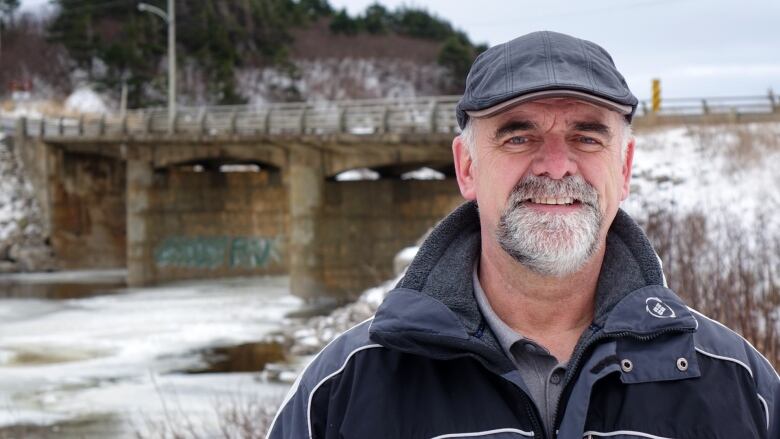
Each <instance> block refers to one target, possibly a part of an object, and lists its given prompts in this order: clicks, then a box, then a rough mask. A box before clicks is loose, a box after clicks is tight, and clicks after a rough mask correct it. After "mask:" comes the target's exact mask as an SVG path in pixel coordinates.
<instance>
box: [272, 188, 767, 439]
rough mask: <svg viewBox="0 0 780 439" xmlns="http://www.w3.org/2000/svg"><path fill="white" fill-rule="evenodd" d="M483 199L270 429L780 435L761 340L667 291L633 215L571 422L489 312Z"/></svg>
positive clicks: (606, 282)
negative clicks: (485, 310) (547, 409)
mask: <svg viewBox="0 0 780 439" xmlns="http://www.w3.org/2000/svg"><path fill="white" fill-rule="evenodd" d="M479 246H480V243H479V219H478V215H477V212H476V207H475V205H474V204H473V203H466V204H464V205H463V206H461V207H460V208H459V209H457V210H456V211H455V212H453V213H452V214H451V215H450V216H448V217H447V218H445V219H444V220H443V221H442V222H441V223H440V224H439V225H438V226H437V227H436V229H434V231H433V232H432V233H431V235H430V236H429V237H428V239H427V240H426V242H425V243H424V244H423V246H422V247H421V248H420V251H419V252H418V254H417V256H416V258H415V259H414V261H413V262H412V264H411V266H410V267H409V269H408V270H407V273H406V275H405V276H404V278H403V279H402V280H401V281H400V282H399V284H398V285H397V287H396V288H395V289H394V290H393V291H391V292H390V293H389V294H388V296H387V297H386V299H385V301H384V302H383V303H382V305H381V306H380V308H379V310H378V311H377V313H376V315H375V317H374V318H373V319H371V320H369V321H366V322H363V323H362V324H359V325H357V326H356V327H354V328H352V329H350V330H349V331H347V332H346V333H344V334H343V335H341V336H340V337H339V338H337V339H336V340H335V341H334V342H332V343H331V344H330V345H328V346H327V347H326V348H325V349H324V350H323V351H322V352H321V353H320V354H319V355H318V356H317V357H316V358H315V359H314V360H313V361H312V362H311V364H310V365H309V366H308V367H307V368H306V370H305V371H304V372H303V373H302V374H301V376H300V377H299V378H298V380H297V381H296V383H295V384H294V385H293V387H292V389H291V390H290V393H289V394H288V396H287V398H286V399H285V400H284V402H283V404H282V406H281V407H280V410H279V413H277V415H276V418H275V419H274V422H273V423H272V426H271V429H270V431H269V436H268V437H269V438H271V439H281V438H317V439H320V438H326V439H336V438H349V439H352V438H359V439H384V438H409V439H418V438H419V439H423V438H424V439H430V438H437V439H443V438H481V439H488V438H490V439H510V438H512V439H514V438H523V437H528V438H530V437H534V438H539V439H543V438H546V437H552V436H554V437H558V438H562V439H575V438H599V437H609V438H614V439H619V438H674V439H694V438H695V439H704V438H708V439H709V438H711V439H735V438H740V439H743V438H761V439H764V438H771V439H780V425H778V424H780V413H779V412H780V409H779V408H778V407H780V378H779V377H778V375H777V373H776V372H775V371H774V370H773V369H772V367H771V366H770V364H769V363H768V362H767V361H766V359H764V358H763V357H762V356H761V354H759V353H758V352H757V351H756V350H755V349H754V348H753V347H752V346H750V344H749V343H747V342H746V341H745V340H744V339H742V338H741V337H739V336H738V335H737V334H735V333H734V332H732V331H730V330H729V329H727V328H726V327H724V326H723V325H721V324H720V323H718V322H715V321H713V320H710V319H709V318H707V317H705V316H703V315H702V314H700V313H698V312H696V311H694V310H692V309H690V308H688V307H686V306H685V304H684V303H683V302H682V301H681V300H680V299H679V298H678V297H677V295H676V294H674V293H673V292H672V291H671V290H669V289H667V288H666V287H665V282H664V279H663V274H662V271H661V268H660V264H659V263H658V259H657V257H656V255H655V252H654V251H653V249H652V248H651V246H650V244H649V242H648V241H647V238H646V237H645V235H644V234H643V233H642V231H641V230H640V229H639V227H638V226H637V225H636V224H635V223H634V222H633V221H632V220H631V219H630V218H629V217H628V215H626V214H625V213H624V212H622V211H620V212H619V213H618V216H617V218H616V219H615V221H614V223H613V224H612V227H611V228H610V232H609V235H608V238H607V252H606V256H605V261H604V264H603V266H602V270H601V274H600V277H599V284H598V288H597V296H596V313H595V318H594V320H593V323H592V324H591V325H590V327H589V328H588V330H586V331H585V333H584V334H583V335H582V337H581V339H580V340H579V342H578V344H577V347H576V348H575V351H574V354H573V356H572V358H571V360H570V361H569V367H568V372H567V375H566V377H565V380H564V383H565V387H564V391H563V395H562V397H561V401H560V403H559V404H558V408H557V410H556V422H555V425H556V429H555V430H556V431H555V432H545V431H543V426H542V423H541V421H540V419H539V414H538V412H537V410H536V408H535V406H534V404H533V403H532V402H531V400H530V398H529V396H528V392H527V390H526V386H525V384H524V383H523V381H522V379H521V378H520V374H519V373H518V371H517V370H516V369H515V366H514V365H513V363H512V362H511V361H510V360H509V359H508V358H507V357H506V356H505V354H504V353H503V351H502V349H501V348H500V345H499V343H498V341H497V340H496V338H495V336H494V335H493V334H492V332H491V331H490V329H489V327H488V326H487V324H486V322H485V321H484V318H483V317H482V315H481V314H480V312H479V308H478V306H477V304H476V300H475V298H474V295H473V289H472V282H471V275H472V267H473V264H474V261H475V258H476V257H477V255H478V254H479Z"/></svg>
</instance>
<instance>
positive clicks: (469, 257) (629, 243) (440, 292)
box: [397, 202, 663, 349]
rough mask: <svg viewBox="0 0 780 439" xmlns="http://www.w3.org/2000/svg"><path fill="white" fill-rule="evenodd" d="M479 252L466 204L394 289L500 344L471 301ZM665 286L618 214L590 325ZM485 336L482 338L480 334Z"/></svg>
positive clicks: (639, 236) (652, 256)
mask: <svg viewBox="0 0 780 439" xmlns="http://www.w3.org/2000/svg"><path fill="white" fill-rule="evenodd" d="M480 248H481V241H480V225H479V214H478V211H477V205H476V203H475V202H467V203H464V204H463V205H461V206H460V207H458V208H457V209H455V211H453V212H452V213H451V214H450V215H448V216H447V217H446V218H444V219H443V220H442V221H441V222H440V223H439V224H438V225H437V226H436V227H435V228H434V230H433V231H432V232H431V234H430V235H429V236H428V238H427V239H426V240H425V242H424V243H423V245H422V246H421V247H420V250H419V251H418V252H417V256H416V257H415V259H414V260H413V261H412V264H411V265H410V266H409V268H408V270H407V272H406V275H405V276H404V277H403V278H402V279H401V280H400V282H399V283H398V285H397V288H403V289H407V290H415V291H419V292H420V293H422V294H424V295H426V296H429V297H431V298H433V299H435V300H437V301H439V302H441V303H443V304H444V305H446V306H447V307H448V308H449V309H450V310H451V311H452V312H453V313H454V314H455V315H456V316H457V317H458V318H459V319H460V321H461V324H462V325H463V327H464V329H465V330H466V331H467V332H468V333H469V334H479V335H480V336H481V337H480V338H482V339H483V341H485V342H486V343H488V344H489V345H492V346H494V347H496V348H498V349H501V348H500V345H499V343H498V341H497V340H496V338H495V336H494V335H493V334H492V332H490V331H489V330H488V331H486V330H485V322H484V319H483V317H482V314H481V312H480V310H479V306H478V304H477V301H476V299H475V297H474V289H473V284H472V270H473V267H474V263H475V261H476V258H477V257H478V255H479V252H480ZM649 285H659V286H660V285H663V273H662V271H661V267H660V265H659V263H658V257H657V256H656V253H655V251H654V250H653V248H652V246H651V245H650V242H649V241H648V239H647V237H646V236H645V234H644V233H643V232H642V230H641V229H640V228H639V226H638V225H637V224H636V223H635V222H634V221H633V220H632V219H631V218H630V217H629V216H628V214H626V213H625V212H624V211H623V210H618V213H617V216H616V217H615V220H614V221H613V223H612V226H611V227H610V229H609V233H608V235H607V248H606V252H605V256H604V262H603V264H602V267H601V273H600V275H599V281H598V284H597V289H596V309H595V313H594V323H596V324H597V325H599V326H603V324H604V322H605V321H606V320H607V317H608V316H609V312H610V311H611V310H612V308H613V307H614V306H615V305H616V304H617V303H618V302H619V301H620V300H621V299H622V298H623V297H625V296H626V295H628V294H629V293H630V292H632V291H635V290H637V289H640V288H642V287H645V286H649ZM482 334H484V335H482Z"/></svg>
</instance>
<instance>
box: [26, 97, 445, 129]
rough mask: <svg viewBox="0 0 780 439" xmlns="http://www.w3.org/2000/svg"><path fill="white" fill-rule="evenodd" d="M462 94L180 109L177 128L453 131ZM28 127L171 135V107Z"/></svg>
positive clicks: (50, 120) (29, 122) (56, 120)
mask: <svg viewBox="0 0 780 439" xmlns="http://www.w3.org/2000/svg"><path fill="white" fill-rule="evenodd" d="M458 99H459V96H441V97H426V98H410V99H393V100H384V99H383V100H359V101H358V100H356V101H338V102H315V103H284V104H270V105H267V106H217V107H201V108H186V107H184V108H179V110H178V111H177V112H176V117H175V121H174V133H176V134H197V135H206V136H216V135H284V134H297V135H300V134H308V135H325V134H355V135H366V134H382V133H415V132H419V133H452V132H456V131H457V127H458V123H457V120H456V119H455V112H454V108H455V105H456V103H457V101H458ZM24 125H25V127H24V131H25V133H26V135H28V136H41V137H76V136H78V137H104V136H121V135H150V134H159V135H165V134H168V110H167V109H165V108H149V109H143V110H133V111H129V112H127V114H126V115H125V116H124V117H119V116H115V115H111V114H104V115H100V116H94V115H82V116H80V117H76V118H74V117H59V118H41V119H33V118H30V119H27V120H26V121H25V124H24Z"/></svg>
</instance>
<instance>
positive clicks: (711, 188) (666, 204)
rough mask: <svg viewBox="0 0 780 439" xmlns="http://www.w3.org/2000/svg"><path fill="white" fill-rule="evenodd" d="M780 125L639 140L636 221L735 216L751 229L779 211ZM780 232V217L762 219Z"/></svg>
mask: <svg viewBox="0 0 780 439" xmlns="http://www.w3.org/2000/svg"><path fill="white" fill-rule="evenodd" d="M777 163H780V124H778V123H765V124H745V125H736V126H734V125H729V126H720V125H713V126H691V127H675V128H666V129H657V130H654V131H651V132H642V133H639V134H638V135H637V144H636V152H635V154H634V165H633V178H632V182H631V192H632V193H631V195H630V196H629V198H628V200H627V201H626V202H624V204H623V206H622V207H623V208H624V209H626V210H627V211H628V212H629V213H631V214H632V215H634V216H636V217H637V218H640V219H641V218H644V217H646V215H647V214H648V213H649V212H652V211H654V210H658V209H664V210H668V211H673V212H677V213H680V214H682V213H686V212H694V211H698V212H706V213H707V214H708V215H709V216H716V215H721V216H723V215H733V216H735V217H736V218H739V219H740V221H741V222H742V225H743V226H745V227H750V226H751V225H752V221H754V220H756V219H757V218H758V217H759V214H761V213H771V212H774V211H776V209H777V208H778V207H780V190H778V189H779V188H780V174H778V173H777V171H776V164H777ZM761 219H762V221H765V222H766V223H765V224H764V226H765V227H767V228H768V229H770V230H774V231H780V217H777V216H776V215H768V217H766V216H765V217H762V218H761Z"/></svg>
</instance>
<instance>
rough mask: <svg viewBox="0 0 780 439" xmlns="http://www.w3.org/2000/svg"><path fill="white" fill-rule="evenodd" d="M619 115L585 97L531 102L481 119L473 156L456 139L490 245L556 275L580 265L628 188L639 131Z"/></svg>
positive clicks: (464, 184) (460, 165)
mask: <svg viewBox="0 0 780 439" xmlns="http://www.w3.org/2000/svg"><path fill="white" fill-rule="evenodd" d="M622 117H623V116H621V115H620V114H618V113H616V112H614V111H611V110H608V109H606V108H603V107H599V106H596V105H593V104H590V103H587V102H584V101H580V100H576V99H561V98H555V99H545V100H538V101H533V102H529V103H524V104H521V105H518V106H517V107H514V108H512V109H509V110H507V111H505V112H503V113H500V114H498V115H496V116H493V117H490V118H485V119H475V120H473V124H474V126H473V128H474V129H475V136H474V140H475V143H476V145H475V147H476V148H475V151H474V156H475V157H474V160H472V158H471V156H470V155H469V153H468V151H467V150H466V147H465V145H463V143H462V139H460V138H456V139H455V141H454V142H453V152H454V154H455V164H456V171H457V174H458V184H459V186H460V189H461V193H462V194H463V196H464V197H465V198H466V199H471V200H474V199H475V200H477V203H478V205H479V214H480V221H481V223H482V228H483V238H485V239H493V242H489V243H483V246H484V245H493V244H495V245H497V246H499V247H500V248H502V249H503V250H504V251H506V252H507V253H508V254H509V255H510V256H512V257H514V258H515V259H516V260H517V261H519V262H520V263H522V264H524V265H525V266H527V267H529V268H530V269H532V270H534V271H536V272H538V273H540V274H542V275H547V276H565V275H567V274H571V273H573V272H575V271H577V270H578V269H579V268H581V267H582V265H583V264H584V263H585V262H586V261H587V260H588V259H589V258H590V256H592V255H593V254H594V253H595V251H596V250H598V247H599V245H600V244H601V243H602V242H603V241H604V239H605V237H606V233H607V230H608V229H609V226H610V224H611V223H612V220H613V219H614V218H615V215H616V213H617V209H618V206H619V204H620V202H621V201H622V200H624V199H625V198H626V197H627V196H628V192H629V179H630V175H631V160H632V157H633V140H632V141H630V142H629V144H628V146H627V150H626V154H625V158H623V157H622V154H621V147H622V142H623V140H624V132H625V131H624V130H625V128H624V125H625V123H624V122H623V119H622Z"/></svg>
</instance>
